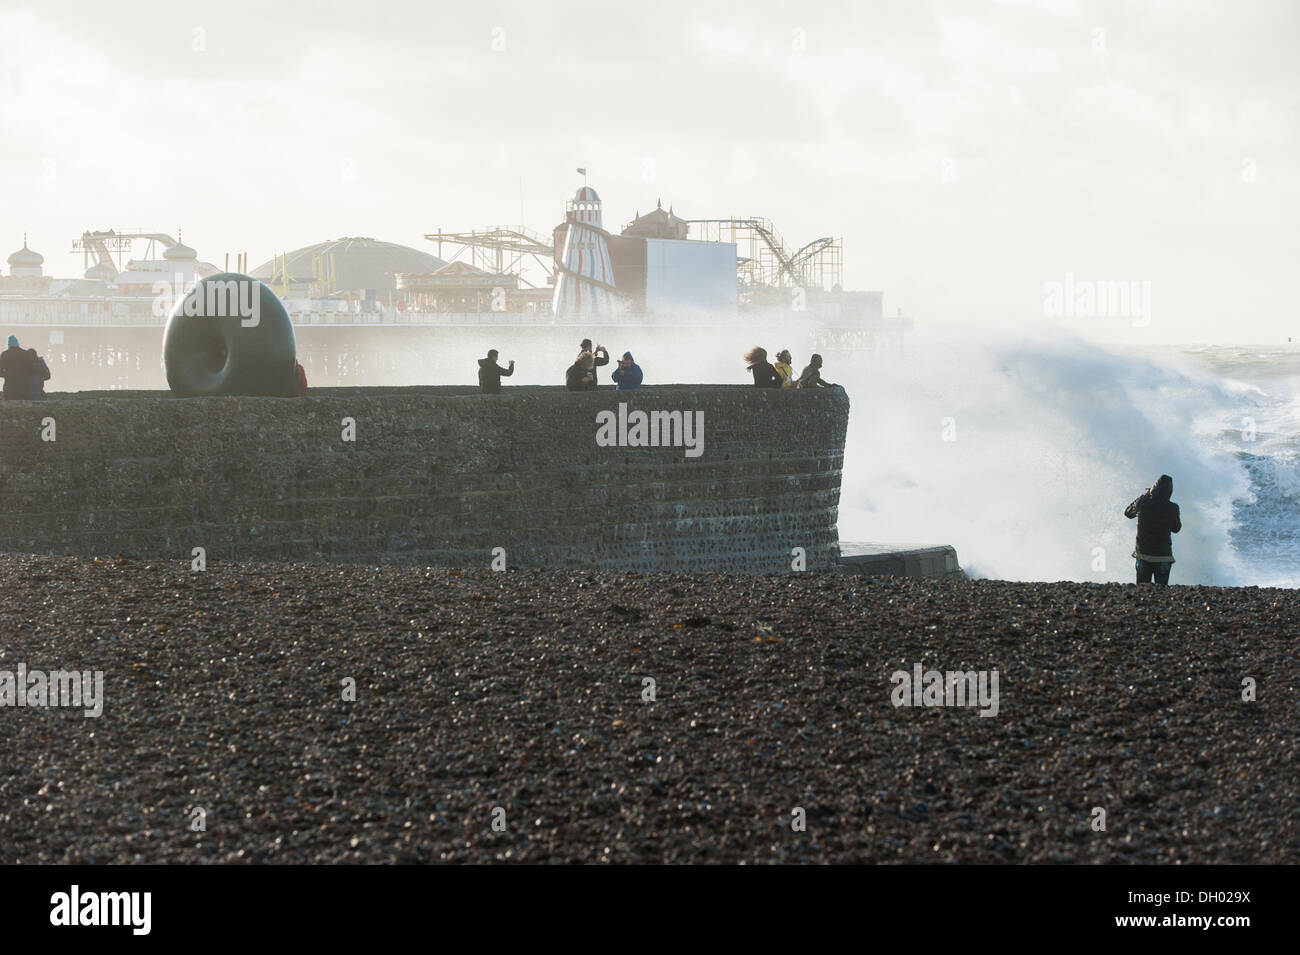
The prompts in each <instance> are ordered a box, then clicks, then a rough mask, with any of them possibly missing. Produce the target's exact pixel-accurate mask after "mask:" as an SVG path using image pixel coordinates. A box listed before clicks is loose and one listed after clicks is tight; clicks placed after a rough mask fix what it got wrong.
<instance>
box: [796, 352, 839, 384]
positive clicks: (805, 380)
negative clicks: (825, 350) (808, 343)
mask: <svg viewBox="0 0 1300 955" xmlns="http://www.w3.org/2000/svg"><path fill="white" fill-rule="evenodd" d="M795 387H796V388H834V387H835V386H834V385H832V384H831V383H830V382H829V381H826V380H824V379H823V378H822V356H821V355H813V356H812V357H811V358H810V359H808V364H807V366H806V367H805V368H804V370H803V372H802V373H801V374H800V375H799V381H798V382H796V384H795Z"/></svg>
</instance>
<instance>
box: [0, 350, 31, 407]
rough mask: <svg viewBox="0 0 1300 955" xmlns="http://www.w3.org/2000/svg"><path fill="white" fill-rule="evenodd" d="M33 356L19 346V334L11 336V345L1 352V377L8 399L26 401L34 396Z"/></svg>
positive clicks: (6, 398)
mask: <svg viewBox="0 0 1300 955" xmlns="http://www.w3.org/2000/svg"><path fill="white" fill-rule="evenodd" d="M36 374H37V371H36V370H35V369H34V368H33V367H32V356H31V355H29V354H27V352H25V351H23V350H22V349H21V348H19V347H18V336H17V335H10V336H9V347H8V348H6V349H5V350H4V351H2V352H0V378H3V379H4V380H5V384H4V396H5V400H6V401H26V400H27V399H28V398H30V397H31V396H32V378H33V377H34V376H35V375H36Z"/></svg>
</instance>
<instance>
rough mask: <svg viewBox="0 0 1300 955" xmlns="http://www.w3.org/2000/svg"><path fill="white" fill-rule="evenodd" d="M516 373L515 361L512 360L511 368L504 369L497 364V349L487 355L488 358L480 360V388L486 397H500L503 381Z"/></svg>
mask: <svg viewBox="0 0 1300 955" xmlns="http://www.w3.org/2000/svg"><path fill="white" fill-rule="evenodd" d="M514 373H515V362H514V359H513V358H512V359H511V360H510V367H509V368H502V367H501V366H500V365H498V364H497V350H496V349H495V348H493V349H492V350H491V351H490V352H488V353H487V357H486V358H480V359H479V360H478V386H479V388H481V389H482V391H483V394H485V395H499V394H500V393H501V379H502V378H509V377H510V376H511V375H513V374H514Z"/></svg>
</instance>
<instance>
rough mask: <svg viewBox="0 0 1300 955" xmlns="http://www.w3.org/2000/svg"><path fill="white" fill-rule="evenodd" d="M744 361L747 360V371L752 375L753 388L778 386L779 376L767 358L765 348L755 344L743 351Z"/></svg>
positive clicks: (779, 382) (779, 383)
mask: <svg viewBox="0 0 1300 955" xmlns="http://www.w3.org/2000/svg"><path fill="white" fill-rule="evenodd" d="M745 361H747V362H749V372H750V374H752V375H753V376H754V387H755V388H780V387H781V376H780V375H778V374H777V373H776V369H775V368H773V367H772V363H771V362H770V361H768V360H767V350H766V349H763V348H759V347H758V346H757V345H755V346H754V347H753V348H751V349H750V350H749V351H747V352H745Z"/></svg>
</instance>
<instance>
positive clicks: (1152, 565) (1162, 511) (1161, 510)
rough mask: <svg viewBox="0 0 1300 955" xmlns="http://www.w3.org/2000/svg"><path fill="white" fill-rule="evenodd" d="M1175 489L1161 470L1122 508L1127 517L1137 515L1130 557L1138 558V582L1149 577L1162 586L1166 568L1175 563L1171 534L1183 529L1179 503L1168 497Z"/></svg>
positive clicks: (1166, 583) (1131, 517)
mask: <svg viewBox="0 0 1300 955" xmlns="http://www.w3.org/2000/svg"><path fill="white" fill-rule="evenodd" d="M1173 493H1174V479H1173V478H1171V477H1170V476H1169V475H1168V474H1162V475H1160V477H1159V478H1158V479H1157V480H1156V483H1155V484H1152V485H1151V487H1149V488H1148V489H1147V490H1146V491H1145V492H1144V493H1143V494H1142V496H1141V497H1139V498H1138V499H1137V500H1135V501H1134V502H1133V503H1132V504H1130V505H1129V506H1128V507H1126V508H1124V516H1125V517H1127V518H1128V519H1129V520H1132V519H1133V518H1135V517H1136V518H1137V522H1138V525H1137V542H1136V544H1135V546H1134V547H1133V557H1134V559H1135V560H1136V561H1137V564H1136V569H1137V582H1138V583H1139V584H1149V583H1151V581H1152V578H1154V579H1155V582H1156V584H1158V585H1160V586H1162V587H1164V586H1168V584H1169V571H1170V569H1171V568H1172V567H1173V564H1174V547H1173V541H1172V540H1171V539H1170V537H1169V535H1170V534H1177V533H1178V532H1179V531H1181V530H1182V529H1183V521H1182V517H1181V515H1180V514H1179V512H1178V505H1177V504H1175V503H1174V502H1173V501H1171V500H1170V497H1172V496H1173Z"/></svg>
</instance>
